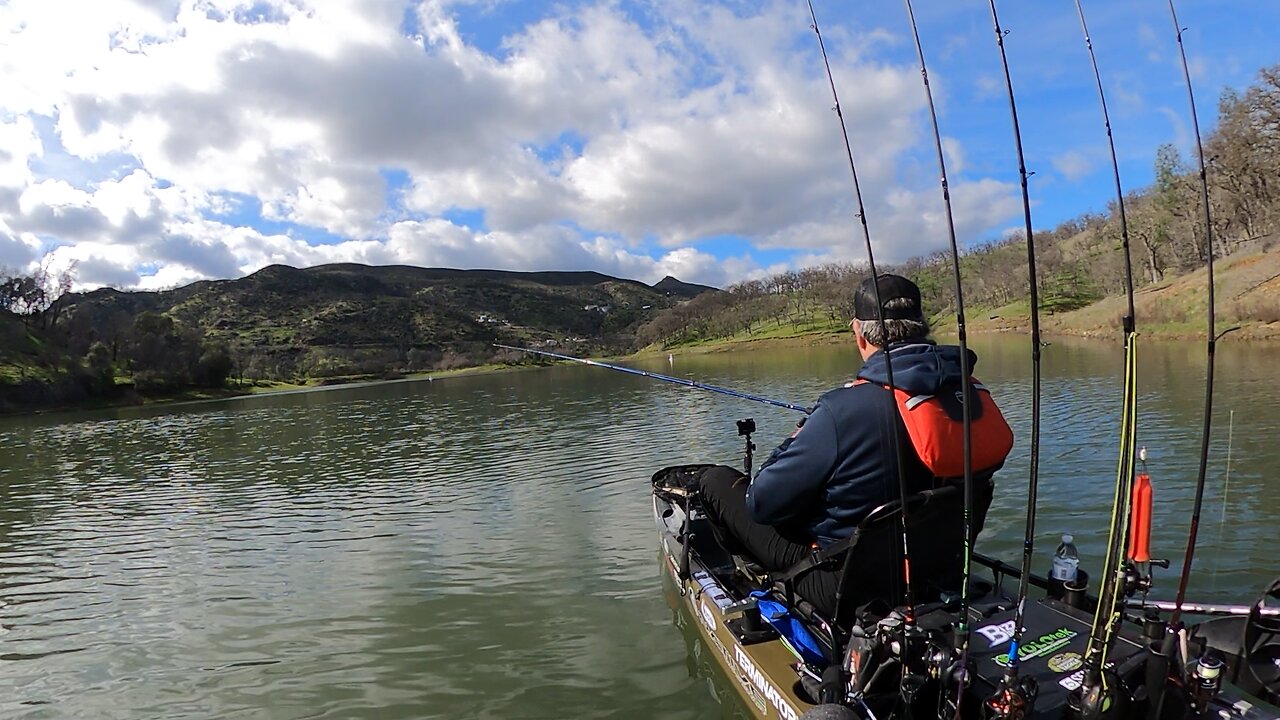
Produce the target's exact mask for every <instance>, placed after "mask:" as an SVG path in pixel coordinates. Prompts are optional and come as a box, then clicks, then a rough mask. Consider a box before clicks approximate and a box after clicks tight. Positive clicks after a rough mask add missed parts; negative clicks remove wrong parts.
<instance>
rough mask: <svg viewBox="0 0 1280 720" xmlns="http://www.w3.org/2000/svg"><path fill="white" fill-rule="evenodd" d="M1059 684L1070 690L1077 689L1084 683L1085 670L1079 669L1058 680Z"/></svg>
mask: <svg viewBox="0 0 1280 720" xmlns="http://www.w3.org/2000/svg"><path fill="white" fill-rule="evenodd" d="M1058 684H1059V685H1061V686H1062V687H1064V688H1066V689H1067V690H1069V691H1072V692H1074V691H1076V690H1079V689H1080V686H1081V685H1083V684H1084V671H1083V670H1077V671H1075V672H1073V673H1071V674H1070V675H1068V676H1066V677H1064V678H1062V679H1061V680H1059V681H1058Z"/></svg>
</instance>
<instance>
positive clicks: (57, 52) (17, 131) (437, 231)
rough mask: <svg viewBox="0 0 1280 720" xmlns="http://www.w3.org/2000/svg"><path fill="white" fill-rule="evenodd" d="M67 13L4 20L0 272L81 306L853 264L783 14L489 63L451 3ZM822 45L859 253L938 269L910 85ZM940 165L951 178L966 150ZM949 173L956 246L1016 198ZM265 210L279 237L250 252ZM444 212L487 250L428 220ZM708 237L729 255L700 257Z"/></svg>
mask: <svg viewBox="0 0 1280 720" xmlns="http://www.w3.org/2000/svg"><path fill="white" fill-rule="evenodd" d="M75 8H76V10H75V21H74V22H71V21H69V20H68V16H67V10H66V8H65V7H62V6H61V5H60V4H57V3H48V2H45V1H44V0H12V1H11V2H9V3H8V4H6V5H4V6H0V31H3V32H5V36H6V43H7V44H6V45H4V46H0V80H3V81H4V83H5V87H6V88H7V90H6V92H5V93H4V94H3V96H2V97H0V113H3V114H2V115H0V117H4V118H6V119H5V120H4V121H3V123H2V124H0V148H3V149H2V150H0V229H3V234H0V261H3V260H4V259H5V258H6V257H12V258H15V261H17V260H22V259H23V258H26V260H22V261H24V262H30V261H31V260H33V259H35V258H31V257H29V256H30V255H31V254H32V253H35V254H38V253H39V252H41V251H42V250H41V249H44V250H47V251H48V252H49V253H50V257H51V258H52V259H54V260H57V261H58V262H60V263H63V264H64V265H69V264H71V263H72V262H74V263H75V264H76V268H77V272H78V273H79V279H80V282H81V283H82V284H83V285H86V286H89V285H94V284H116V285H134V286H139V287H153V286H157V285H169V284H174V283H179V282H185V281H187V280H189V279H198V278H202V277H227V276H233V275H237V274H241V273H246V272H251V271H253V270H256V269H258V268H260V267H262V266H264V265H266V264H270V263H275V262H280V263H287V264H292V265H309V264H315V263H321V262H336V261H348V262H367V263H388V262H398V263H412V264H422V265H443V266H452V267H496V268H506V269H513V270H535V269H594V270H599V271H601V272H607V273H610V274H620V275H624V276H626V277H635V278H640V279H647V280H649V281H654V280H657V279H660V278H661V277H662V276H663V275H666V274H672V275H676V276H677V277H680V278H681V279H684V280H689V281H696V282H707V283H710V284H724V283H727V282H732V281H735V280H738V279H742V278H745V277H748V276H753V275H756V274H759V273H760V272H763V271H765V270H767V268H762V267H761V266H760V265H759V264H758V263H757V262H756V261H755V260H753V259H752V250H753V248H752V247H751V246H752V245H754V247H755V248H760V249H765V248H771V249H776V248H787V249H792V250H795V251H797V252H799V253H804V254H797V255H796V256H795V257H796V260H795V262H807V259H809V258H813V259H817V258H836V259H841V258H856V257H860V253H861V250H860V243H859V242H857V241H856V238H858V237H859V236H858V235H857V232H858V228H857V224H856V220H855V209H854V207H853V200H852V191H851V186H850V183H849V168H848V166H847V163H846V161H845V158H844V153H843V151H842V140H841V139H840V136H839V132H840V127H839V124H838V123H837V121H836V118H835V116H834V115H833V114H832V113H831V112H830V109H829V108H830V105H831V99H830V97H829V88H828V84H827V80H826V78H825V76H823V75H820V74H819V72H820V68H821V65H820V63H819V62H818V61H817V59H816V56H815V55H814V54H813V53H814V50H813V47H812V44H811V39H810V37H809V36H810V33H809V31H808V20H807V18H806V17H805V15H804V13H803V12H802V8H800V7H799V6H795V5H794V4H785V3H774V2H764V3H762V4H761V5H760V6H758V7H756V8H754V9H750V8H744V7H743V6H739V5H733V6H724V5H717V4H702V3H698V4H694V3H685V2H659V3H655V4H653V5H649V6H646V8H645V10H644V11H643V12H639V11H636V10H635V9H634V8H631V7H629V6H627V5H625V4H624V3H619V2H603V3H601V4H598V5H589V4H579V5H577V6H566V7H564V8H558V9H553V8H551V7H550V6H545V7H542V9H541V10H540V12H543V13H545V15H544V17H542V19H540V20H537V21H535V22H533V23H532V24H530V25H528V26H526V27H524V28H522V29H519V30H518V31H516V32H512V33H510V34H509V35H507V36H506V37H505V38H503V39H502V40H501V42H500V43H497V44H495V45H494V46H492V47H487V46H486V47H482V46H481V45H479V44H476V43H475V42H473V41H472V40H471V39H470V38H471V33H470V32H469V31H468V29H467V28H464V27H460V26H459V25H458V24H457V21H456V20H455V19H454V17H453V15H452V14H451V13H453V12H454V10H455V9H457V4H455V3H451V2H446V1H444V0H423V1H422V2H414V3H410V2H407V1H405V2H393V1H392V0H345V1H343V0H261V1H259V2H253V3H250V2H242V1H239V0H94V1H93V2H88V1H86V2H82V3H76V4H75ZM410 16H411V17H413V18H414V19H415V22H416V27H417V30H418V31H419V32H420V33H421V34H420V35H406V34H405V33H404V31H403V29H402V25H403V23H404V21H405V18H406V17H410ZM827 35H828V41H829V43H830V44H831V46H832V47H833V55H832V63H833V71H834V73H835V76H836V83H837V85H838V87H840V88H842V91H843V92H844V93H845V95H844V97H843V98H842V100H843V108H842V109H843V112H844V117H845V120H846V122H847V123H848V126H849V131H850V139H851V142H852V143H853V146H854V153H855V157H856V160H857V163H858V172H859V176H860V179H861V180H862V185H863V192H864V195H865V197H866V200H867V203H868V212H869V216H870V217H872V218H873V220H872V222H873V228H874V229H875V230H876V232H875V235H873V237H875V239H876V242H877V243H881V244H883V248H884V252H885V253H886V255H887V256H889V257H888V259H898V260H900V259H905V258H906V257H908V256H910V255H912V254H916V253H918V252H924V251H928V250H932V249H936V248H937V247H939V237H940V235H939V231H940V228H941V227H943V225H941V224H940V223H941V217H940V215H939V214H938V213H937V212H936V211H935V210H932V209H929V208H930V207H931V203H932V202H933V201H932V200H929V199H928V198H929V197H930V195H929V194H930V193H934V192H935V191H934V190H933V189H932V186H931V185H930V186H923V187H917V186H916V185H914V184H912V183H911V182H908V183H907V184H904V178H903V177H902V176H901V174H900V173H901V171H900V170H899V166H900V165H901V164H902V162H903V159H904V157H906V155H907V154H908V153H909V152H911V150H912V148H913V147H915V146H917V145H918V144H919V143H920V142H921V140H922V138H923V137H924V136H923V135H922V133H921V124H920V119H921V118H920V113H921V110H922V107H923V93H922V91H921V88H920V85H919V75H918V71H917V70H916V69H915V66H914V65H913V64H911V63H905V64H901V65H895V64H893V63H890V62H885V61H884V60H883V59H880V58H876V57H873V56H872V55H871V53H872V52H873V50H874V49H876V48H878V47H880V46H882V45H885V44H886V43H891V42H896V39H895V38H893V37H891V36H888V35H886V33H885V32H884V31H882V30H879V29H874V28H871V29H868V30H867V31H866V32H865V33H862V34H860V33H855V32H854V31H852V30H850V29H849V28H847V27H841V26H838V25H837V26H833V27H832V28H830V29H829V32H828V33H827ZM952 40H953V41H955V42H960V41H961V40H962V38H952ZM802 42H803V43H804V45H800V43H802ZM797 47H803V48H805V49H804V50H803V51H802V52H797ZM954 47H955V48H957V49H963V48H964V45H963V43H961V44H957V45H954ZM8 88H12V91H9V90H8ZM42 128H43V129H42ZM42 138H43V139H42ZM946 150H947V156H948V160H949V162H950V163H951V167H950V168H949V169H950V170H951V172H952V173H954V174H955V175H956V176H957V178H959V176H960V175H961V174H963V173H965V172H966V171H967V170H968V168H966V167H965V165H966V163H965V152H964V147H963V145H962V144H961V143H960V142H959V141H958V140H956V139H953V138H948V139H947V142H946ZM39 158H47V160H46V161H43V162H42V163H41V164H40V165H39V167H40V171H39V172H34V171H33V170H32V167H33V161H34V160H36V159H39ZM1055 164H1056V163H1055ZM928 175H930V176H932V173H928ZM393 176H394V177H403V178H407V187H404V188H392V187H389V186H388V181H387V179H386V178H387V177H393ZM964 180H965V179H964V178H959V179H957V180H955V181H954V185H955V188H956V205H957V207H956V220H957V228H958V230H959V231H960V232H961V234H962V236H963V237H962V239H967V238H974V237H977V236H980V235H981V234H983V233H984V232H986V231H987V230H988V229H989V228H992V227H997V226H998V222H999V221H1000V220H1001V213H1007V212H1009V207H1010V206H1009V203H1010V201H1011V200H1012V198H1013V197H1014V194H1013V191H1012V188H1011V186H1009V185H1007V184H1001V183H997V182H995V181H991V180H984V179H981V178H976V179H972V180H970V181H969V182H965V181H964ZM401 190H403V192H401ZM393 191H394V192H393ZM259 206H260V207H261V209H262V210H261V212H262V216H263V218H265V219H266V220H268V221H277V222H285V223H291V224H294V225H296V226H298V227H299V230H298V231H296V232H295V231H293V230H290V231H288V233H285V234H281V233H279V232H275V231H268V230H266V229H265V228H267V227H270V226H269V225H267V224H264V223H260V222H258V221H257V220H256V219H255V218H253V217H252V215H253V211H254V210H255V208H257V207H259ZM457 210H480V211H482V212H483V216H484V222H485V228H484V229H481V230H470V229H468V228H465V227H462V226H460V225H457V224H454V223H452V222H449V221H448V220H446V219H444V217H445V216H448V215H449V214H450V213H451V212H452V211H457ZM255 225H256V226H257V227H255ZM312 230H314V231H320V232H311V231H312ZM315 236H325V237H337V238H342V239H343V240H341V241H338V242H326V243H324V244H314V243H308V242H307V241H306V240H305V239H303V238H304V237H315ZM721 236H737V237H742V238H744V239H745V240H746V241H748V242H749V243H750V245H744V246H743V248H742V251H741V252H740V253H736V254H734V256H732V257H729V258H724V257H717V256H715V255H712V254H711V253H709V252H707V251H704V250H700V249H699V244H700V243H701V242H702V241H703V240H705V239H707V238H713V237H721ZM942 236H945V232H943V233H942ZM771 267H772V266H771Z"/></svg>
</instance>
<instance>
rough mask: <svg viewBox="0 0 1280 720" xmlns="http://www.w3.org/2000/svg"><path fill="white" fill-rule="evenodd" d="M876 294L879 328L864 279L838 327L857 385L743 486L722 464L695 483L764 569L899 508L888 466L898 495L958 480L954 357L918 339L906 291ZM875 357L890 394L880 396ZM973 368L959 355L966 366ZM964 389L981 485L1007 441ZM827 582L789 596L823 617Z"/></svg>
mask: <svg viewBox="0 0 1280 720" xmlns="http://www.w3.org/2000/svg"><path fill="white" fill-rule="evenodd" d="M879 289H880V300H881V302H882V303H883V317H884V322H883V323H881V322H880V320H879V319H878V318H879V316H880V313H878V312H877V309H876V294H875V288H874V286H873V285H872V280H871V278H868V279H867V280H866V281H864V282H863V283H861V285H859V287H858V289H857V291H856V293H855V296H854V319H853V320H852V321H851V323H850V325H851V326H852V328H853V332H854V336H855V338H856V341H857V347H858V353H859V354H860V355H861V356H862V360H863V365H862V368H861V369H860V370H859V371H858V373H857V379H856V380H855V381H854V382H851V383H849V384H847V385H845V386H843V387H840V388H837V389H835V390H832V391H830V392H828V393H826V394H824V395H823V396H822V397H821V398H820V399H819V401H818V403H817V405H816V406H815V407H814V409H813V412H812V413H811V414H810V415H809V416H808V417H807V418H805V419H804V420H803V421H802V422H801V424H800V427H799V429H797V430H796V432H795V433H794V434H793V435H792V436H791V437H790V438H788V439H787V440H786V441H784V442H783V443H782V444H781V445H779V446H778V447H777V448H776V449H775V450H774V451H773V452H772V453H771V454H770V455H769V458H768V459H767V460H766V461H765V462H764V463H763V464H762V465H761V467H760V471H759V472H758V473H757V474H756V476H755V478H754V479H751V480H749V481H748V479H747V478H746V476H744V475H743V474H742V473H740V472H738V471H737V470H735V469H733V468H729V467H723V466H716V467H714V468H711V469H710V470H708V471H707V472H706V473H704V474H703V476H702V478H701V488H702V494H703V500H704V502H703V505H704V507H705V509H706V510H707V512H708V513H709V514H710V515H711V516H712V518H713V519H714V520H716V521H718V522H717V524H718V525H719V526H720V527H721V528H723V529H725V530H727V531H728V533H729V535H730V536H731V539H730V543H733V542H735V541H736V542H737V543H738V544H739V545H740V546H741V548H738V549H740V550H745V551H746V554H748V555H750V556H751V557H753V558H754V559H755V560H756V561H757V562H759V563H760V564H762V565H763V566H764V567H765V569H767V570H768V571H770V572H781V571H785V570H787V569H789V568H791V567H793V566H794V565H795V564H796V563H797V562H799V561H801V560H803V559H804V558H806V557H809V556H810V555H811V554H812V553H813V551H814V549H815V548H820V547H826V546H828V545H830V544H831V543H833V542H835V541H837V540H839V539H841V538H845V537H848V536H849V535H850V533H852V532H853V530H854V528H855V527H856V526H857V525H858V523H859V522H860V521H861V520H862V519H863V518H865V517H866V516H867V514H868V513H869V512H871V511H872V510H873V509H875V508H876V507H878V506H880V505H882V504H884V503H887V502H889V501H892V500H897V499H899V498H900V497H901V490H900V487H899V482H900V481H899V477H900V475H899V469H898V466H899V458H900V457H901V458H902V460H903V465H902V474H901V476H902V477H903V479H905V481H906V484H907V491H908V493H915V492H918V491H921V490H925V489H928V488H931V487H934V486H935V485H936V484H937V482H938V481H939V479H940V478H955V477H958V476H962V475H963V474H964V468H963V445H962V442H963V423H962V421H961V418H962V416H963V409H962V406H961V400H962V397H963V395H962V392H961V387H962V385H961V382H960V381H961V367H960V348H959V347H956V346H951V345H937V344H935V343H934V342H933V341H932V340H930V339H929V323H928V321H927V320H926V319H925V317H924V313H923V310H922V308H921V302H920V289H919V288H918V287H917V286H916V285H915V283H913V282H911V281H910V280H908V279H907V278H904V277H901V276H899V275H880V276H879ZM885 347H889V348H890V352H889V353H888V354H886V353H885V352H884V348H885ZM887 358H892V374H893V378H892V379H893V386H894V387H896V388H897V389H898V390H897V392H889V391H888V390H887V388H888V387H889V368H888V360H887ZM976 362H977V357H976V355H974V354H973V352H972V351H970V352H969V363H968V364H969V368H970V369H972V368H973V366H974V364H975V363H976ZM972 387H974V388H975V389H974V391H973V392H972V393H971V395H970V397H973V398H975V399H977V400H979V401H980V402H978V403H974V409H973V411H972V415H973V416H974V417H973V418H972V429H971V433H972V451H973V467H974V471H975V472H974V475H975V476H976V477H981V478H989V477H990V475H991V474H992V473H994V472H995V470H997V469H999V467H1000V465H1002V464H1003V462H1004V459H1005V457H1006V456H1007V455H1008V453H1009V451H1010V449H1011V448H1012V444H1013V436H1012V433H1011V432H1010V431H1009V427H1008V425H1007V423H1005V421H1004V418H1003V417H1001V415H1000V411H999V410H998V409H997V408H996V407H995V404H994V403H993V402H992V401H991V399H990V393H987V392H986V391H985V389H982V388H981V386H979V385H977V384H976V383H974V384H973V385H972ZM936 534H937V533H931V535H933V536H931V537H929V538H925V539H922V540H921V541H920V542H922V543H925V544H928V543H947V544H948V545H951V544H953V543H954V544H956V545H958V544H960V543H961V541H962V539H963V538H962V537H955V538H950V537H936ZM913 554H914V553H913ZM837 580H838V576H837V572H836V571H834V570H830V569H820V570H817V571H814V572H811V573H808V574H807V575H806V576H804V577H802V578H801V580H800V582H799V584H798V590H799V592H800V594H801V595H802V596H804V597H805V598H806V599H808V600H810V602H813V603H814V604H815V605H817V606H818V607H819V608H820V609H824V610H826V611H827V612H830V611H831V608H832V606H834V597H835V589H836V582H837Z"/></svg>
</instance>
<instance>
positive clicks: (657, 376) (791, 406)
mask: <svg viewBox="0 0 1280 720" xmlns="http://www.w3.org/2000/svg"><path fill="white" fill-rule="evenodd" d="M493 346H494V347H499V348H502V349H504V350H515V351H516V352H524V353H530V354H533V355H545V356H547V357H553V358H556V359H558V360H568V361H570V362H576V363H582V364H583V365H591V366H593V367H601V368H605V369H606V370H617V371H618V372H624V373H630V374H632V375H640V376H641V377H647V378H653V379H654V380H663V381H665V382H670V383H675V384H677V385H684V386H685V387H691V388H697V389H698V390H709V391H711V392H717V393H720V394H722V395H729V396H731V397H736V398H741V399H743V400H752V401H754V402H759V403H764V404H766V405H773V406H774V407H780V408H786V409H787V410H795V411H797V412H802V413H804V414H806V415H808V414H809V413H811V412H813V408H807V407H805V406H803V405H796V404H795V403H788V402H782V401H780V400H770V399H769V398H767V397H761V396H759V395H752V394H751V393H744V392H739V391H737V390H730V389H729V388H723V387H719V386H718V385H708V384H706V383H700V382H698V381H696V380H688V379H686V378H678V377H672V376H670V375H662V374H661V373H654V372H649V371H648V370H637V369H635V368H629V367H623V366H621V365H610V364H609V363H603V362H600V361H599V360H587V359H584V358H577V357H573V356H572V355H562V354H560V353H553V352H547V351H546V350H534V349H533V348H522V347H513V346H511V345H500V344H498V343H494V344H493Z"/></svg>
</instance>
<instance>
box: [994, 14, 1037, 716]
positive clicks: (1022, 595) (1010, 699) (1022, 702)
mask: <svg viewBox="0 0 1280 720" xmlns="http://www.w3.org/2000/svg"><path fill="white" fill-rule="evenodd" d="M988 1H989V4H990V5H991V23H992V25H994V26H995V33H996V46H997V47H998V48H999V49H1000V65H1001V66H1002V67H1003V69H1004V85H1005V88H1006V89H1007V90H1008V95H1009V114H1010V115H1011V116H1012V119H1013V145H1014V148H1015V149H1016V150H1017V154H1018V180H1019V182H1020V184H1021V186H1022V218H1023V223H1024V226H1025V227H1024V230H1025V232H1026V235H1027V278H1028V282H1029V284H1030V287H1031V453H1030V454H1031V457H1030V462H1029V466H1030V467H1029V471H1028V478H1027V522H1026V532H1025V534H1024V535H1023V539H1022V572H1021V574H1020V576H1019V579H1018V601H1017V611H1016V613H1015V615H1014V618H1013V638H1012V639H1011V640H1010V641H1009V669H1008V671H1006V672H1005V676H1004V679H1003V681H1002V682H1001V686H1000V687H999V688H998V689H997V691H996V694H995V695H992V696H991V697H990V698H988V700H987V703H986V704H987V707H988V708H989V709H990V710H991V711H992V712H993V714H994V715H995V716H996V717H1000V718H1009V719H1011V720H1012V719H1014V718H1021V717H1023V716H1025V715H1026V714H1027V713H1028V712H1030V710H1031V707H1032V705H1033V704H1034V703H1035V698H1036V694H1037V689H1036V685H1035V681H1034V680H1032V679H1030V678H1025V679H1023V680H1022V681H1019V679H1018V670H1019V667H1020V665H1021V661H1020V660H1019V657H1018V647H1019V646H1020V645H1021V644H1022V633H1023V632H1024V631H1025V630H1026V628H1025V627H1023V623H1024V621H1025V619H1026V606H1027V594H1028V592H1030V588H1031V556H1032V552H1033V550H1034V547H1035V533H1036V491H1037V489H1038V488H1039V484H1040V300H1039V288H1038V287H1037V280H1036V245H1035V239H1034V232H1033V230H1032V228H1031V196H1030V194H1029V193H1028V191H1027V163H1026V159H1025V157H1024V154H1023V151H1022V130H1021V127H1020V126H1019V124H1018V104H1017V103H1016V102H1015V101H1014V98H1013V78H1012V76H1011V75H1010V73H1009V58H1008V57H1007V56H1006V55H1005V50H1004V38H1005V36H1006V35H1007V34H1008V32H1007V31H1005V30H1001V29H1000V16H999V15H998V14H997V13H996V0H988Z"/></svg>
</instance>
